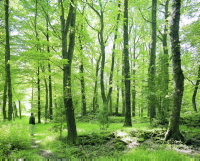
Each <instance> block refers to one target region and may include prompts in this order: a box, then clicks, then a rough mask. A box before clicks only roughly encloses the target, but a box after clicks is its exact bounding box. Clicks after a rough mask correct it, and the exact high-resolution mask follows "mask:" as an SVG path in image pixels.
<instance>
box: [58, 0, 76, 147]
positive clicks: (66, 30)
mask: <svg viewBox="0 0 200 161" xmlns="http://www.w3.org/2000/svg"><path fill="white" fill-rule="evenodd" d="M59 5H60V9H61V13H62V14H61V17H60V21H61V33H62V58H63V60H65V63H64V65H63V99H64V107H65V109H66V119H67V129H68V143H69V144H73V143H76V139H77V130H76V122H75V116H74V106H73V101H72V90H71V88H72V86H71V74H72V73H71V65H72V60H73V53H74V45H75V22H76V1H75V0H72V1H71V2H70V4H69V10H68V15H67V18H66V19H65V9H66V4H65V1H63V0H61V1H60V2H59ZM67 38H68V39H69V40H68V39H67ZM67 40H68V41H69V47H67V46H68V45H67Z"/></svg>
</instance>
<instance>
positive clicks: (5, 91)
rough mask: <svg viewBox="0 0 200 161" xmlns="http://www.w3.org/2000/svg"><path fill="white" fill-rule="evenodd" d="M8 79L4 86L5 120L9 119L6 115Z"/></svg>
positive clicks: (3, 109)
mask: <svg viewBox="0 0 200 161" xmlns="http://www.w3.org/2000/svg"><path fill="white" fill-rule="evenodd" d="M7 86H8V84H7V77H6V78H5V84H4V90H3V108H2V112H3V120H5V119H7V115H6V103H7Z"/></svg>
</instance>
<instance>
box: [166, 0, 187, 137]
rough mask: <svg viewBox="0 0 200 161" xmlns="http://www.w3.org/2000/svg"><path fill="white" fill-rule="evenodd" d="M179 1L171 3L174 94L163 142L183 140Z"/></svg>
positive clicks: (182, 86)
mask: <svg viewBox="0 0 200 161" xmlns="http://www.w3.org/2000/svg"><path fill="white" fill-rule="evenodd" d="M180 9H181V0H173V2H172V11H173V12H172V21H171V26H170V38H171V50H172V70H173V80H174V93H173V104H172V111H171V117H170V121H169V126H168V130H167V133H166V135H165V140H169V139H174V140H181V141H183V140H184V137H183V135H182V134H181V133H180V130H179V120H180V112H181V103H182V97H183V91H184V75H183V72H182V69H181V57H180V56H181V51H180V41H179V23H180Z"/></svg>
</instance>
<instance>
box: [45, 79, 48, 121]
mask: <svg viewBox="0 0 200 161" xmlns="http://www.w3.org/2000/svg"><path fill="white" fill-rule="evenodd" d="M44 84H45V107H44V110H45V112H44V115H45V122H47V119H48V106H49V105H48V104H49V90H48V85H47V80H46V78H44Z"/></svg>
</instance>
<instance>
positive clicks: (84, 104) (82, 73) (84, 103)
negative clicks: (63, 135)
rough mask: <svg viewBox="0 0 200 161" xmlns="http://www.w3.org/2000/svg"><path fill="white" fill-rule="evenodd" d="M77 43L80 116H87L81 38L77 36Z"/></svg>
mask: <svg viewBox="0 0 200 161" xmlns="http://www.w3.org/2000/svg"><path fill="white" fill-rule="evenodd" d="M81 29H83V25H81ZM79 42H80V54H81V55H80V59H81V60H80V61H81V63H80V65H79V71H80V74H81V78H80V82H81V102H82V116H85V115H86V114H87V109H86V108H87V107H86V96H85V78H84V65H83V45H82V44H83V43H82V40H81V36H79Z"/></svg>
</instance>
